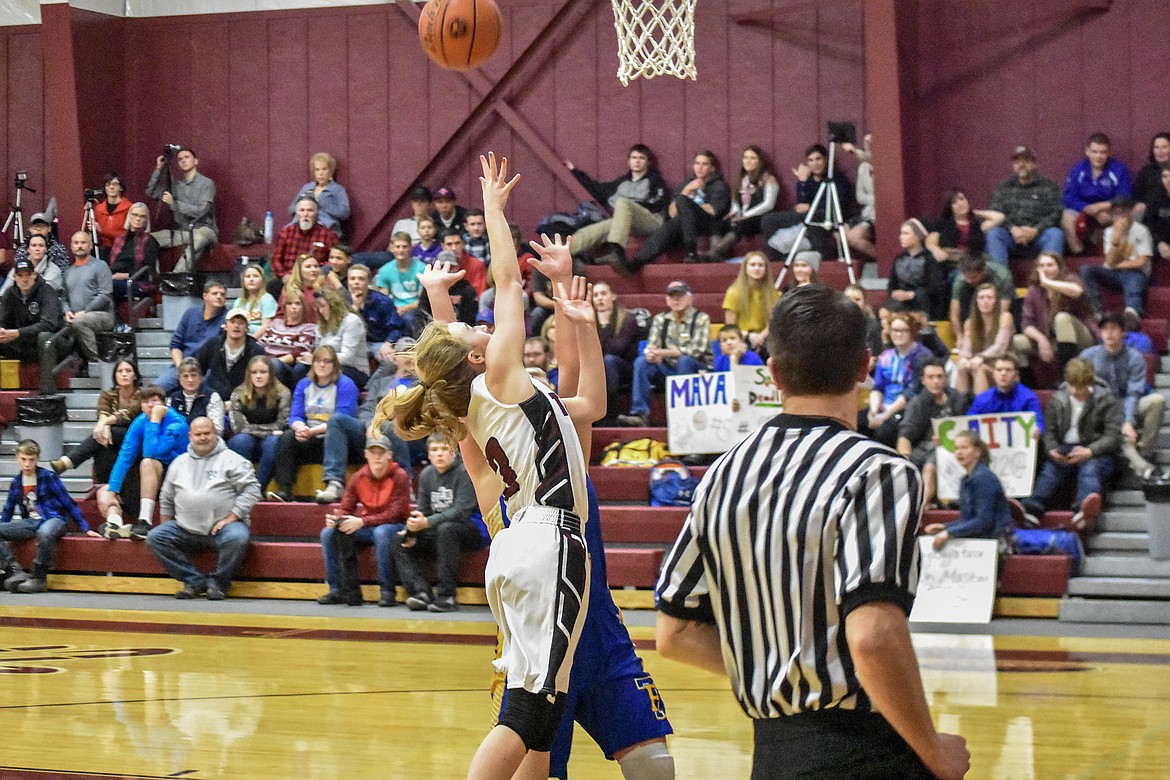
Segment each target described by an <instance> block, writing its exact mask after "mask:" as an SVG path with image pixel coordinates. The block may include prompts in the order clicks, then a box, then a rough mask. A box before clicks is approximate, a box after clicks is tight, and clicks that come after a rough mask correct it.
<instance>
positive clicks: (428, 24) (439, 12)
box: [418, 0, 500, 70]
mask: <svg viewBox="0 0 1170 780" xmlns="http://www.w3.org/2000/svg"><path fill="white" fill-rule="evenodd" d="M418 39H419V42H420V43H422V48H423V51H425V52H426V53H427V56H428V57H430V58H431V59H432V60H434V61H435V62H436V63H437V64H439V65H440V66H442V67H444V68H446V69H448V70H471V69H472V68H478V67H479V66H480V65H482V64H483V62H484V61H485V60H487V58H488V57H490V56H492V53H493V52H494V51H495V50H496V46H497V45H498V44H499V42H500V9H499V7H498V6H497V5H496V4H495V3H494V2H493V0H429V1H428V2H427V4H426V5H424V6H423V9H422V16H420V17H419V18H418Z"/></svg>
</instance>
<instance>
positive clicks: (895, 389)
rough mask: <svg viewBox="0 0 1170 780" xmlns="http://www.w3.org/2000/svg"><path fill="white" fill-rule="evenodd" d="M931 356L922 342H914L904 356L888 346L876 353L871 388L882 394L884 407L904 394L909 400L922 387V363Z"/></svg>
mask: <svg viewBox="0 0 1170 780" xmlns="http://www.w3.org/2000/svg"><path fill="white" fill-rule="evenodd" d="M930 357H931V353H930V350H929V349H927V348H926V347H924V346H923V345H922V342H918V341H916V342H914V344H913V345H911V347H910V351H909V352H907V353H906V355H905V357H903V356H900V355H898V351H897V350H896V349H894V348H893V347H890V348H889V349H887V350H886V351H885V352H883V353H882V354H880V355H878V360H877V367H876V368H874V372H873V389H874V390H877V391H878V392H879V393H881V394H882V406H883V407H886V406H889V405H890V404H892V403H894V401H897V400H898V396H900V395H901V396H905V397H906V400H907V401H909V400H910V399H911V398H913V397H914V396H916V395H918V391H919V390H921V389H922V372H921V370H920V369H921V367H922V364H923V363H925V362H926V361H927V360H929V359H930Z"/></svg>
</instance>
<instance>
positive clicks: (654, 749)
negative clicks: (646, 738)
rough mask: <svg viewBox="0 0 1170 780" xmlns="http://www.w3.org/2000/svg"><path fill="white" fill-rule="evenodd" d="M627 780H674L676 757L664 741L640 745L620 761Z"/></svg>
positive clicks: (619, 763)
mask: <svg viewBox="0 0 1170 780" xmlns="http://www.w3.org/2000/svg"><path fill="white" fill-rule="evenodd" d="M618 765H619V766H620V767H621V768H622V777H624V778H625V779H626V780H674V756H672V755H670V751H669V750H667V749H666V743H665V742H663V741H662V740H655V741H653V742H647V743H645V744H643V745H638V746H637V747H636V748H634V749H633V750H631V751H629V752H628V753H626V754H625V755H623V756H622V757H621V758H620V759H618Z"/></svg>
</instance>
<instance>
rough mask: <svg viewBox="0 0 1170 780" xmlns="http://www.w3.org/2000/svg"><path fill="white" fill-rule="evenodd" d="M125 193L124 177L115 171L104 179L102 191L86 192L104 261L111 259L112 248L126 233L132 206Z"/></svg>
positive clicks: (88, 229)
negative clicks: (124, 196)
mask: <svg viewBox="0 0 1170 780" xmlns="http://www.w3.org/2000/svg"><path fill="white" fill-rule="evenodd" d="M123 192H125V187H123V186H122V177H121V176H119V175H118V174H117V173H114V172H113V171H110V172H109V173H107V174H106V175H105V178H103V179H102V188H101V189H100V190H89V189H87V190H86V191H85V201H86V203H87V204H88V205H89V209H87V210H88V211H90V213H91V214H92V219H93V224H94V225H96V226H97V235H98V248H99V250H98V251H99V252H100V253H101V258H102V259H103V260H107V259H109V257H110V247H112V246H113V245H114V241H116V240H117V239H118V236H120V235H122V234H123V233H125V232H126V217H127V216H128V215H129V214H130V205H131V204H130V201H129V200H128V199H126V198H123V197H122V193H123ZM99 199H102V200H100V201H99ZM91 229H92V228H91V226H90V225H89V224H88V223H87V224H86V225H84V226H83V227H82V230H85V231H86V232H89V231H90V230H91Z"/></svg>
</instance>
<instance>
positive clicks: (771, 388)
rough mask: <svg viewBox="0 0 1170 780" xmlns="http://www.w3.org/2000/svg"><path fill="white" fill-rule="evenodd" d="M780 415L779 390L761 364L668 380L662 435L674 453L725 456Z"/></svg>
mask: <svg viewBox="0 0 1170 780" xmlns="http://www.w3.org/2000/svg"><path fill="white" fill-rule="evenodd" d="M780 411H781V406H780V392H779V391H778V390H777V389H776V385H775V384H773V382H772V378H771V376H770V375H769V374H768V371H767V369H766V368H765V367H764V366H736V367H734V368H733V369H732V370H731V371H711V372H708V373H705V374H682V375H679V376H672V377H667V380H666V432H667V438H668V440H669V444H670V452H671V454H673V455H691V454H695V453H718V452H726V451H727V450H729V449H730V448H731V447H732V446H734V445H735V444H738V443H739V442H740V441H742V440H743V438H744V437H745V436H747V435H748V434H749V433H751V432H752V431H754V430H756V429H757V428H759V427H760V426H761V425H763V424H764V423H765V422H767V421H768V420H770V419H771V418H772V417H774V416H775V415H776V414H777V413H779V412H780Z"/></svg>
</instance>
